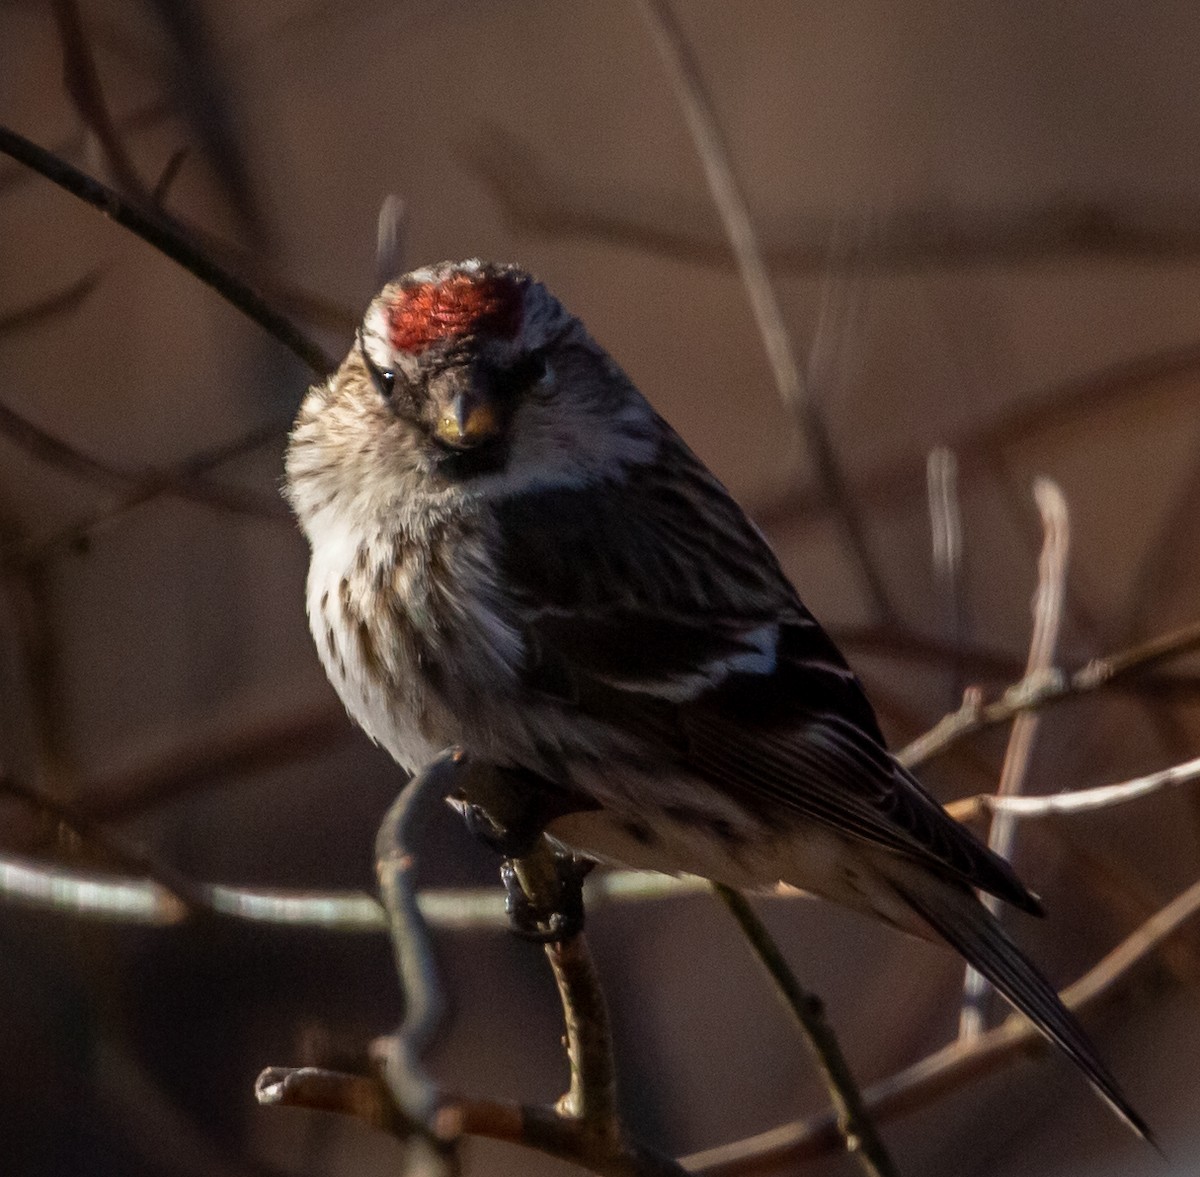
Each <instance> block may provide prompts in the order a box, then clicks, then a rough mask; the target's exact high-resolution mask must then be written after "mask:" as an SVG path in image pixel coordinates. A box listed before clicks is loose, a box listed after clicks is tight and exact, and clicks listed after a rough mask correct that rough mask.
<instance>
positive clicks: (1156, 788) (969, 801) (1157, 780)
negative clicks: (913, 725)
mask: <svg viewBox="0 0 1200 1177" xmlns="http://www.w3.org/2000/svg"><path fill="white" fill-rule="evenodd" d="M1197 779H1200V757H1198V758H1196V759H1194V760H1188V761H1186V762H1185V763H1183V764H1176V765H1173V766H1172V767H1171V768H1165V769H1163V770H1162V771H1161V772H1152V773H1149V774H1148V775H1147V776H1141V777H1136V778H1135V779H1133V780H1130V781H1123V782H1122V783H1121V784H1118V785H1099V786H1097V787H1096V788H1094V789H1077V790H1076V791H1075V792H1073V793H1052V794H1050V795H1049V796H1046V797H999V796H987V795H984V796H979V797H965V798H963V799H962V800H961V801H951V802H950V804H949V805H947V806H946V810H947V812H948V813H950V814H951V815H952V816H953V817H956V818H957V819H958V820H959V821H970V820H971V819H972V818H974V817H978V816H979V815H980V814H983V813H989V812H990V813H1003V814H1005V815H1006V816H1008V817H1010V818H1015V819H1017V820H1020V819H1022V818H1030V817H1052V816H1055V815H1063V816H1065V815H1067V814H1074V813H1089V812H1093V811H1095V810H1097V809H1109V808H1111V807H1112V806H1114V805H1124V804H1125V803H1126V802H1129V801H1136V800H1138V799H1139V798H1140V797H1148V796H1149V795H1150V794H1151V793H1157V792H1160V791H1161V790H1162V789H1165V788H1170V787H1171V786H1173V785H1186V784H1190V783H1191V782H1192V781H1194V780H1197Z"/></svg>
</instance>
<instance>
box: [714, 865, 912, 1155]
mask: <svg viewBox="0 0 1200 1177" xmlns="http://www.w3.org/2000/svg"><path fill="white" fill-rule="evenodd" d="M713 890H714V891H715V892H716V893H717V896H718V897H719V898H720V900H721V901H722V902H723V903H724V904H725V906H726V907H727V908H728V909H729V911H730V913H731V914H732V916H733V918H734V919H735V920H737V922H738V926H739V927H740V928H741V929H742V932H743V934H744V935H745V937H746V939H747V940H749V941H750V945H751V947H752V948H753V949H754V952H755V955H756V956H757V957H758V959H759V960H760V961H761V962H762V964H763V967H764V968H765V969H766V970H767V972H768V974H770V977H771V980H772V981H774V982H775V987H776V989H777V990H778V991H779V996H780V997H781V998H782V1000H783V1003H784V1005H786V1006H787V1007H788V1009H789V1010H791V1012H792V1015H793V1016H794V1017H795V1019H796V1021H797V1022H798V1023H799V1024H800V1028H801V1030H802V1031H803V1032H804V1039H805V1041H806V1042H807V1043H808V1045H809V1048H810V1049H811V1051H812V1053H813V1057H814V1059H815V1060H816V1062H817V1064H818V1066H819V1067H820V1069H821V1074H822V1075H823V1076H824V1079H825V1086H826V1088H827V1089H828V1091H829V1096H830V1099H831V1100H832V1101H833V1106H834V1109H835V1115H836V1117H837V1126H838V1132H839V1133H840V1135H841V1137H842V1140H843V1142H844V1147H845V1149H846V1151H847V1152H849V1153H850V1154H851V1155H853V1156H854V1157H855V1159H856V1160H857V1161H858V1163H859V1165H860V1167H861V1168H862V1170H863V1172H864V1173H868V1174H870V1175H871V1177H895V1174H896V1167H895V1165H894V1164H893V1163H892V1159H891V1157H890V1156H889V1155H888V1151H887V1147H886V1146H885V1145H884V1143H883V1139H882V1137H880V1135H879V1132H878V1130H877V1129H876V1127H875V1123H874V1121H873V1120H872V1118H871V1114H870V1113H869V1112H868V1111H867V1108H866V1106H865V1105H864V1103H863V1098H862V1092H861V1091H860V1090H859V1086H858V1083H857V1081H856V1080H855V1078H854V1075H853V1074H852V1073H851V1071H850V1064H849V1063H847V1062H846V1057H845V1055H844V1054H843V1053H842V1048H841V1045H840V1044H839V1043H838V1040H837V1036H836V1035H835V1034H834V1032H833V1028H832V1027H831V1026H830V1025H829V1022H828V1021H827V1020H826V1017H825V1007H824V1004H823V1003H822V1001H821V999H820V998H819V997H817V996H816V994H814V993H811V992H809V991H808V990H807V989H805V988H804V987H803V986H802V985H801V984H800V982H799V981H798V980H797V978H796V974H795V973H794V972H793V971H792V970H791V968H790V967H789V966H788V963H787V961H786V960H784V958H783V954H782V953H781V952H780V951H779V947H778V945H777V944H776V943H775V941H774V939H773V938H772V937H771V934H770V932H768V931H767V928H766V925H765V924H764V923H763V922H762V920H760V919H759V918H758V915H757V914H756V913H755V911H754V909H753V908H752V907H751V906H750V904H749V903H747V902H746V898H745V896H744V895H742V894H741V893H740V892H738V891H735V890H734V889H733V888H732V887H726V886H723V885H722V884H720V883H714V884H713Z"/></svg>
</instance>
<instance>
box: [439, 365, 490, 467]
mask: <svg viewBox="0 0 1200 1177" xmlns="http://www.w3.org/2000/svg"><path fill="white" fill-rule="evenodd" d="M446 375H447V377H448V379H446V380H445V383H444V385H443V388H442V389H439V390H438V391H439V392H440V393H441V395H435V398H434V399H435V404H436V406H437V409H436V412H437V417H436V419H435V420H434V423H433V431H434V433H435V434H436V436H437V439H438V440H439V441H440V442H442V444H443V445H448V446H452V447H453V448H454V449H460V450H461V449H470V448H472V447H473V446H477V445H481V444H482V443H483V442H486V441H492V440H494V439H495V438H497V437H499V436H500V434H501V432H502V431H503V428H504V425H503V422H502V421H501V418H500V413H499V412H498V411H497V408H496V404H495V402H494V400H493V398H492V397H491V395H490V392H489V390H488V389H487V388H486V387H485V386H484V387H481V385H482V384H483V382H482V381H480V380H479V379H478V378H475V379H472V378H470V377H469V376H468V375H467V374H465V373H462V374H457V373H456V374H454V375H453V376H451V374H450V373H447V374H446Z"/></svg>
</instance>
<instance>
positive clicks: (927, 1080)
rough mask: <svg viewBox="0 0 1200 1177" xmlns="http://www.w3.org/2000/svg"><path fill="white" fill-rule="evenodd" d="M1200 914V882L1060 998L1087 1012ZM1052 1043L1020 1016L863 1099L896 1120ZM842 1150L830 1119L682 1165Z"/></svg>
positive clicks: (724, 1175)
mask: <svg viewBox="0 0 1200 1177" xmlns="http://www.w3.org/2000/svg"><path fill="white" fill-rule="evenodd" d="M1197 913H1200V882H1197V883H1193V884H1192V886H1190V887H1189V888H1188V889H1187V890H1186V891H1184V892H1183V893H1182V894H1180V895H1179V896H1177V897H1176V898H1175V899H1173V900H1172V901H1171V902H1170V903H1168V904H1167V905H1166V906H1165V907H1163V908H1162V909H1161V910H1160V911H1158V912H1156V913H1155V914H1154V915H1153V916H1151V917H1150V919H1148V920H1147V921H1146V922H1145V923H1143V924H1142V925H1141V926H1140V927H1139V928H1138V929H1137V930H1136V931H1135V932H1133V934H1132V935H1130V936H1128V937H1127V938H1126V939H1125V940H1123V941H1122V942H1121V943H1120V944H1119V945H1118V946H1117V947H1116V948H1115V949H1113V951H1112V952H1110V953H1109V954H1108V955H1107V956H1105V957H1104V958H1103V959H1102V960H1101V961H1100V962H1099V963H1098V964H1097V965H1096V966H1095V967H1094V968H1092V969H1090V970H1089V971H1088V972H1087V973H1086V974H1084V976H1082V977H1081V978H1080V979H1079V980H1078V981H1076V982H1075V983H1074V984H1073V985H1071V986H1069V987H1068V988H1066V989H1064V990H1063V991H1062V992H1061V994H1060V995H1059V996H1060V997H1061V998H1062V1001H1063V1004H1064V1005H1065V1006H1066V1007H1067V1008H1068V1009H1070V1010H1072V1011H1075V1012H1079V1011H1080V1010H1083V1009H1085V1008H1087V1007H1088V1006H1090V1005H1092V1004H1094V1003H1095V1002H1096V1001H1097V1000H1099V999H1100V998H1101V997H1104V996H1106V995H1107V994H1109V993H1110V992H1111V991H1112V990H1113V989H1114V987H1116V986H1117V985H1118V984H1119V983H1120V982H1121V981H1123V980H1124V979H1125V978H1126V977H1127V976H1128V975H1129V973H1130V972H1131V971H1132V970H1133V969H1134V967H1135V966H1136V965H1138V964H1140V963H1141V962H1142V961H1143V960H1145V959H1146V958H1147V957H1148V956H1150V954H1151V953H1153V952H1154V951H1155V949H1157V948H1158V947H1159V946H1160V945H1161V944H1162V943H1163V942H1164V941H1165V940H1166V939H1167V938H1168V937H1170V936H1172V935H1173V934H1174V933H1175V932H1177V931H1178V930H1179V929H1180V928H1181V927H1182V926H1183V925H1184V924H1185V923H1186V922H1187V921H1188V920H1190V919H1191V918H1192V917H1193V916H1195V915H1196V914H1197ZM1045 1045H1046V1044H1045V1040H1044V1039H1043V1038H1042V1036H1041V1035H1040V1034H1039V1033H1038V1031H1037V1030H1036V1029H1035V1028H1034V1026H1033V1024H1032V1023H1031V1022H1029V1021H1027V1020H1026V1019H1025V1018H1023V1017H1021V1016H1019V1015H1017V1014H1012V1015H1010V1016H1009V1018H1008V1019H1007V1020H1006V1021H1005V1022H1004V1023H1003V1024H1002V1025H1000V1026H997V1027H996V1028H995V1029H993V1030H988V1031H987V1032H986V1033H983V1034H980V1035H979V1036H978V1037H976V1038H973V1039H971V1040H970V1041H962V1040H958V1041H955V1042H952V1043H950V1045H948V1046H945V1047H943V1048H942V1049H941V1050H939V1051H936V1052H935V1053H933V1054H931V1055H929V1056H927V1057H926V1058H924V1059H922V1060H921V1061H920V1062H918V1063H914V1064H913V1065H912V1066H911V1067H907V1068H906V1069H905V1070H903V1071H900V1072H898V1073H897V1074H895V1075H892V1076H890V1077H889V1078H887V1079H884V1080H882V1081H880V1082H879V1083H875V1084H872V1085H871V1086H870V1087H868V1088H867V1089H866V1090H865V1091H864V1092H863V1100H864V1102H865V1104H866V1106H867V1109H868V1110H869V1111H870V1112H871V1113H872V1114H873V1115H874V1116H875V1117H876V1118H877V1119H879V1120H891V1119H895V1118H897V1117H899V1116H902V1115H905V1114H907V1113H909V1112H913V1111H916V1110H918V1109H919V1108H922V1107H925V1106H927V1105H928V1104H930V1103H933V1102H935V1101H936V1100H938V1099H940V1098H941V1097H942V1096H943V1095H945V1094H947V1093H948V1092H950V1091H956V1090H958V1089H959V1088H961V1087H962V1086H963V1085H964V1084H965V1083H967V1082H970V1081H971V1080H973V1079H976V1078H979V1077H980V1076H982V1075H986V1074H989V1073H991V1072H992V1071H995V1070H997V1069H998V1068H1000V1067H1002V1066H1005V1065H1007V1064H1008V1063H1010V1062H1012V1061H1013V1060H1014V1059H1016V1058H1017V1057H1018V1056H1019V1055H1021V1054H1023V1053H1025V1052H1027V1051H1029V1050H1031V1049H1039V1048H1044V1047H1045ZM840 1146H841V1136H840V1133H839V1131H838V1126H837V1119H836V1117H835V1116H834V1115H832V1114H826V1115H822V1116H817V1117H814V1118H812V1119H810V1120H801V1121H797V1122H794V1123H791V1124H784V1125H781V1126H780V1127H778V1128H774V1129H772V1130H771V1131H769V1132H764V1133H761V1134H759V1135H757V1136H752V1137H749V1138H747V1139H745V1140H739V1141H734V1142H733V1143H731V1144H725V1145H721V1146H720V1147H718V1148H713V1149H707V1150H705V1151H704V1152H700V1153H694V1154H692V1155H691V1156H688V1157H684V1158H682V1163H683V1165H684V1166H685V1167H686V1168H687V1169H688V1170H689V1171H691V1172H693V1173H699V1174H703V1177H752V1175H761V1174H766V1173H772V1172H775V1171H776V1170H778V1169H780V1168H782V1167H784V1166H786V1165H796V1164H797V1163H799V1162H800V1161H803V1160H809V1159H811V1158H812V1157H815V1156H819V1155H821V1154H824V1153H828V1152H832V1151H835V1150H836V1149H838V1148H839V1147H840Z"/></svg>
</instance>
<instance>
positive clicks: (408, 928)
mask: <svg viewBox="0 0 1200 1177" xmlns="http://www.w3.org/2000/svg"><path fill="white" fill-rule="evenodd" d="M455 770H456V758H455V756H454V755H453V754H445V753H444V754H443V755H442V756H440V757H438V758H437V759H436V760H434V761H433V762H432V763H431V764H429V765H428V766H426V767H425V768H423V769H422V770H421V771H420V772H419V773H417V775H416V776H415V777H413V779H412V780H411V781H410V782H409V783H408V784H407V785H406V786H405V788H404V789H403V790H402V791H401V793H400V796H399V797H398V798H397V799H396V801H395V803H394V804H393V805H392V807H391V808H390V809H389V810H388V812H387V814H386V816H385V817H384V819H383V822H382V824H381V825H380V827H379V834H378V836H377V837H376V839H375V869H376V874H377V875H378V878H379V891H380V895H381V897H382V900H383V906H384V910H385V911H386V912H387V916H388V927H389V931H390V933H391V938H392V950H393V954H394V956H395V963H396V972H397V974H398V975H399V978H400V989H401V992H402V994H403V996H404V1017H403V1019H402V1021H401V1023H400V1026H399V1028H398V1029H397V1030H396V1032H395V1033H394V1034H391V1035H389V1036H388V1037H387V1038H385V1039H383V1040H382V1041H381V1043H380V1048H381V1049H380V1053H381V1064H382V1074H383V1078H384V1081H385V1082H386V1084H387V1087H388V1090H389V1091H390V1093H391V1096H392V1099H393V1101H394V1102H395V1105H396V1108H397V1110H398V1111H399V1112H400V1114H401V1115H403V1116H404V1117H405V1118H406V1120H408V1121H409V1122H410V1123H412V1124H415V1125H416V1126H417V1127H418V1129H419V1130H420V1131H421V1132H423V1133H425V1134H428V1135H429V1136H430V1138H431V1140H432V1141H433V1143H435V1144H436V1146H437V1148H438V1150H439V1151H442V1150H444V1149H446V1148H449V1147H451V1146H452V1145H453V1141H452V1140H450V1141H446V1140H443V1139H442V1138H441V1137H438V1136H436V1133H435V1129H434V1117H435V1113H436V1111H437V1106H438V1090H437V1087H436V1086H435V1084H434V1082H433V1080H432V1079H431V1078H430V1077H429V1076H428V1075H427V1074H426V1073H425V1070H424V1068H423V1067H422V1066H421V1059H422V1057H423V1056H424V1054H425V1052H426V1051H427V1050H428V1048H429V1047H430V1045H431V1044H432V1042H433V1039H434V1036H435V1035H436V1034H437V1031H438V1028H439V1026H440V1025H441V1019H442V1012H443V1008H444V1004H445V1003H444V999H443V997H442V993H441V987H440V984H439V981H438V975H437V967H436V965H435V963H434V959H433V946H432V944H431V943H430V939H429V930H428V928H427V927H426V924H425V920H424V918H423V917H422V915H421V911H420V908H419V907H418V906H417V900H416V890H415V888H414V887H413V885H412V882H411V876H412V872H413V868H414V860H413V857H412V852H411V851H410V850H409V847H410V846H412V845H413V844H414V843H415V837H414V835H415V833H416V826H417V823H418V820H419V819H420V818H421V816H422V815H423V813H424V811H425V810H426V809H427V808H428V806H429V803H430V801H432V800H438V801H440V800H441V799H442V798H443V797H445V796H446V794H447V793H448V792H449V789H450V786H451V781H452V777H453V775H454V773H455Z"/></svg>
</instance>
